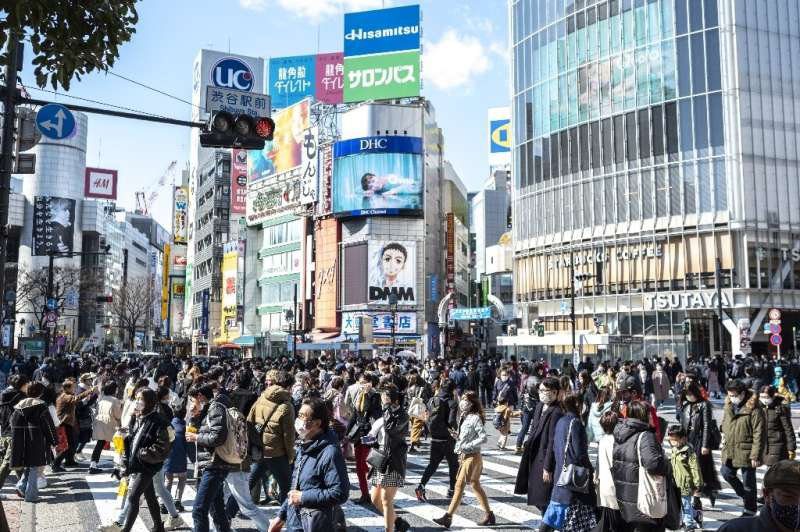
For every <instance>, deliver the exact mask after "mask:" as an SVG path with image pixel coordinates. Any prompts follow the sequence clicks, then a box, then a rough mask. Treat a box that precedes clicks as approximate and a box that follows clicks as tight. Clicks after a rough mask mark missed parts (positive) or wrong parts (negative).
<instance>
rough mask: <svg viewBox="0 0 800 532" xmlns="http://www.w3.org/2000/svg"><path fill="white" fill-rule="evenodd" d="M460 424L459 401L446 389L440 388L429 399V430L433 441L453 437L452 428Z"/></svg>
mask: <svg viewBox="0 0 800 532" xmlns="http://www.w3.org/2000/svg"><path fill="white" fill-rule="evenodd" d="M457 425H458V403H457V402H456V400H455V399H453V396H452V395H448V393H447V392H446V391H444V390H439V393H437V394H436V396H435V397H433V398H432V399H431V400H430V401H428V432H429V433H430V436H431V441H448V440H452V439H453V437H452V436H451V435H450V431H451V430H456V428H457Z"/></svg>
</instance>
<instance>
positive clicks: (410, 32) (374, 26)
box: [344, 5, 420, 57]
mask: <svg viewBox="0 0 800 532" xmlns="http://www.w3.org/2000/svg"><path fill="white" fill-rule="evenodd" d="M419 47H420V11H419V6H418V5H413V6H402V7H393V8H389V9H376V10H373V11H361V12H358V13H345V15H344V55H345V57H351V56H354V55H368V54H381V53H385V52H396V51H399V50H419Z"/></svg>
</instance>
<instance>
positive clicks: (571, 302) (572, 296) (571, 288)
mask: <svg viewBox="0 0 800 532" xmlns="http://www.w3.org/2000/svg"><path fill="white" fill-rule="evenodd" d="M569 324H570V329H571V331H572V353H571V355H572V358H574V357H575V254H574V253H573V252H572V251H570V252H569Z"/></svg>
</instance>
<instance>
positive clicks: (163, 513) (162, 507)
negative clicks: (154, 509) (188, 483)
mask: <svg viewBox="0 0 800 532" xmlns="http://www.w3.org/2000/svg"><path fill="white" fill-rule="evenodd" d="M158 509H159V510H160V511H161V515H166V514H167V507H166V506H164V505H163V504H160V505H159V506H158Z"/></svg>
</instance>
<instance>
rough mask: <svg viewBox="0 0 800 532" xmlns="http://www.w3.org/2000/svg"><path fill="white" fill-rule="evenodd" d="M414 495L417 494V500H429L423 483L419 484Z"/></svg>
mask: <svg viewBox="0 0 800 532" xmlns="http://www.w3.org/2000/svg"><path fill="white" fill-rule="evenodd" d="M414 495H416V496H417V500H418V501H419V502H428V498H427V497H426V496H425V486H423V485H422V484H420V485H419V486H417V488H416V489H415V490H414Z"/></svg>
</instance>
